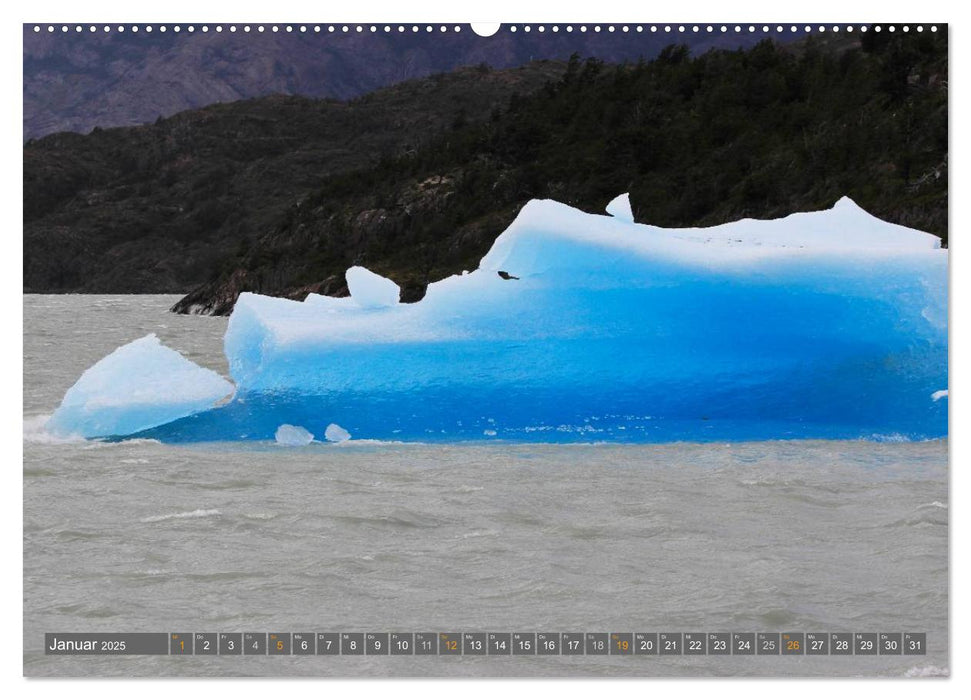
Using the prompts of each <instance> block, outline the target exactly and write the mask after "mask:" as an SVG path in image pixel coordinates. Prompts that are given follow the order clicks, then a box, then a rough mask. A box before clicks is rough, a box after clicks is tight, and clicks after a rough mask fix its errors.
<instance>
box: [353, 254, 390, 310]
mask: <svg viewBox="0 0 971 700" xmlns="http://www.w3.org/2000/svg"><path fill="white" fill-rule="evenodd" d="M344 276H345V277H346V279H347V288H348V290H350V292H351V298H352V299H353V300H354V301H356V302H357V303H358V304H359V305H360V306H362V307H363V308H365V309H382V308H385V307H388V306H394V305H395V304H397V303H398V301H399V300H400V299H401V288H400V287H399V286H398V285H396V284H395V283H394V282H392V281H391V280H389V279H388V278H387V277H382V276H381V275H376V274H374V273H373V272H371V271H370V270H368V269H367V268H366V267H360V266H358V265H355V266H354V267H351V268H348V270H347V272H346V273H345V275H344Z"/></svg>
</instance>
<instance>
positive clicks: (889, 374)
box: [55, 197, 948, 442]
mask: <svg viewBox="0 0 971 700" xmlns="http://www.w3.org/2000/svg"><path fill="white" fill-rule="evenodd" d="M608 211H609V212H610V213H611V214H613V216H600V215H593V214H588V213H584V212H581V211H578V210H576V209H573V208H571V207H568V206H566V205H564V204H560V203H558V202H555V201H550V200H542V201H536V200H534V201H531V202H529V203H528V204H527V205H526V206H525V207H524V208H523V209H522V211H521V212H520V213H519V215H518V217H517V218H516V220H515V221H514V222H513V223H512V224H511V225H510V226H509V228H508V229H507V230H506V231H505V232H504V233H502V235H500V236H499V238H498V239H497V240H496V241H495V243H494V245H493V246H492V249H491V250H490V251H489V252H488V253H487V254H486V256H485V257H484V258H483V259H482V261H481V263H480V266H479V268H478V269H477V270H475V271H474V272H471V273H464V274H462V275H455V276H452V277H449V278H447V279H444V280H441V281H440V282H436V283H433V284H431V285H429V287H428V290H427V293H426V295H425V297H424V299H422V300H421V301H420V302H417V303H414V304H402V303H399V302H398V293H397V287H396V286H395V285H394V284H393V283H392V282H391V281H390V280H385V279H383V278H380V277H379V276H377V275H374V274H373V273H371V272H369V271H367V270H364V269H363V268H357V269H353V270H352V271H351V272H350V274H349V282H350V288H351V292H352V294H351V296H350V297H346V298H331V297H325V296H320V295H314V294H311V295H310V296H309V297H307V299H306V300H305V301H303V302H297V301H291V300H286V299H277V298H271V297H265V296H261V295H257V294H242V295H241V296H240V298H239V301H238V302H237V304H236V308H235V310H234V311H233V314H232V316H231V318H230V320H229V327H228V329H227V332H226V337H225V351H226V356H227V358H228V359H229V367H230V374H231V376H232V379H233V381H234V383H235V395H234V397H233V398H232V400H230V401H228V402H227V403H225V404H224V405H221V406H218V407H214V408H208V409H207V410H202V411H199V412H196V413H193V414H192V415H184V416H180V417H178V418H177V419H175V420H173V419H172V412H171V411H164V410H161V407H160V410H159V413H158V416H157V420H156V421H155V424H154V425H153V426H151V427H149V428H147V429H144V430H140V431H139V432H138V433H137V435H139V436H145V437H154V438H157V439H160V440H164V441H180V442H181V441H205V440H273V439H274V435H275V433H276V431H277V429H278V428H279V427H280V426H281V425H283V424H288V425H294V426H303V427H304V428H305V429H307V430H309V431H310V432H311V433H314V434H322V433H323V432H324V429H325V426H328V425H329V424H332V423H333V424H337V425H339V426H342V428H343V429H346V431H347V432H349V433H350V434H351V435H353V436H354V438H355V439H360V438H365V439H379V440H413V441H425V442H428V441H459V440H497V439H499V440H512V441H540V442H569V441H583V442H591V441H612V442H620V441H623V442H661V441H673V440H758V439H776V438H850V439H856V438H879V437H880V436H893V437H895V438H896V439H899V438H907V439H927V438H939V437H943V436H946V434H947V403H948V402H947V401H946V400H944V401H942V400H938V399H939V398H940V396H941V394H940V392H941V391H944V390H946V388H947V379H948V377H947V352H948V345H947V264H948V256H947V251H946V250H942V249H941V248H940V244H939V240H938V239H937V238H936V237H934V236H932V235H930V234H927V233H923V232H920V231H916V230H913V229H909V228H905V227H902V226H897V225H894V224H889V223H887V222H884V221H881V220H880V219H877V218H875V217H873V216H871V215H870V214H868V213H867V212H865V211H863V210H862V209H861V208H859V207H858V206H857V205H856V204H854V203H853V202H852V201H850V200H849V199H847V198H844V199H841V200H840V201H839V202H837V203H836V205H835V206H834V207H833V208H832V209H829V210H826V211H820V212H811V213H799V214H793V215H791V216H788V217H785V218H782V219H776V220H752V219H744V220H741V221H737V222H733V223H729V224H724V225H721V226H714V227H710V228H687V229H665V228H659V227H656V226H648V225H643V224H637V223H634V222H633V220H632V217H630V215H629V212H630V206H629V202H628V200H627V198H626V197H621V198H617V199H615V200H614V201H613V202H611V205H610V207H609V210H608ZM79 384H80V382H79ZM72 391H74V389H72ZM68 394H69V395H70V394H71V392H68ZM932 396H936V397H937V399H935V398H932ZM66 400H67V397H65V401H66ZM62 409H63V406H62ZM60 410H61V409H59V412H60ZM55 418H57V415H55ZM69 422H70V421H69V418H68V417H67V416H65V417H64V418H62V419H60V423H61V424H62V425H66V424H67V423H69ZM119 425H120V424H119ZM85 434H88V435H90V431H86V432H85ZM111 434H112V435H114V436H118V435H124V434H127V433H124V432H121V433H119V432H116V433H111Z"/></svg>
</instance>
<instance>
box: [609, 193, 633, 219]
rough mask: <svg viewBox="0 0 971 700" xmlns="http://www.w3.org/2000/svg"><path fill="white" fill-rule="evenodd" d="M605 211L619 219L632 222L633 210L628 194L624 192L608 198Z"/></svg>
mask: <svg viewBox="0 0 971 700" xmlns="http://www.w3.org/2000/svg"><path fill="white" fill-rule="evenodd" d="M607 213H608V214H610V215H611V216H612V217H614V218H615V219H619V220H620V221H629V222H630V223H634V212H633V210H632V209H631V208H630V194H629V193H627V192H625V193H624V194H621V195H617V196H616V197H614V198H613V199H612V200H610V204H608V205H607Z"/></svg>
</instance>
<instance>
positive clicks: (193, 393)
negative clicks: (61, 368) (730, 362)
mask: <svg viewBox="0 0 971 700" xmlns="http://www.w3.org/2000/svg"><path fill="white" fill-rule="evenodd" d="M232 393H233V385H232V384H230V383H229V382H227V381H226V380H225V379H223V378H222V377H220V376H219V375H218V374H217V373H215V372H213V371H212V370H210V369H205V368H203V367H200V366H199V365H197V364H195V363H194V362H190V361H189V360H187V359H186V358H184V357H183V356H182V355H180V354H179V353H178V352H176V351H175V350H172V349H170V348H167V347H165V346H164V345H162V343H161V342H160V341H159V339H158V337H157V336H156V335H155V334H154V333H152V334H150V335H146V336H145V337H144V338H140V339H138V340H135V341H132V342H131V343H128V344H127V345H123V346H121V347H120V348H118V349H117V350H115V351H114V352H113V353H111V354H110V355H108V356H107V357H105V358H103V359H102V360H100V361H99V362H98V363H97V364H95V365H94V366H93V367H91V368H89V369H88V370H87V371H86V372H84V374H82V375H81V378H80V379H78V381H77V382H76V383H75V384H74V386H72V387H71V388H70V389H68V391H67V393H66V394H65V395H64V399H63V400H62V401H61V405H60V407H59V408H58V409H57V410H56V411H55V412H54V415H52V416H51V419H50V421H48V423H47V429H48V431H50V432H51V433H52V434H54V435H80V436H82V437H86V438H93V437H110V436H121V435H131V434H132V433H137V432H139V431H141V430H144V429H146V428H151V427H153V426H156V425H162V424H163V423H168V422H170V421H174V420H176V419H178V418H182V417H184V416H189V415H192V414H194V413H198V412H200V411H205V410H206V409H209V408H213V407H214V406H215V405H216V404H217V402H219V401H220V400H221V399H224V398H226V397H227V396H228V395H230V394H232Z"/></svg>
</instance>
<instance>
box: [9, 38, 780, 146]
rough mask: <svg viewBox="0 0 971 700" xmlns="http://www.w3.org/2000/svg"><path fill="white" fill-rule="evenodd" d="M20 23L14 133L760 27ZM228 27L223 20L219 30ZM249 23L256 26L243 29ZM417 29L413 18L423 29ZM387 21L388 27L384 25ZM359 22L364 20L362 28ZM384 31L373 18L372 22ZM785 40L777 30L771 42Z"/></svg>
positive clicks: (702, 44)
mask: <svg viewBox="0 0 971 700" xmlns="http://www.w3.org/2000/svg"><path fill="white" fill-rule="evenodd" d="M34 26H35V25H33V24H28V25H24V29H23V36H24V140H25V141H26V140H28V139H32V138H39V137H41V136H45V135H47V134H51V133H55V132H59V131H74V132H78V133H85V134H86V133H88V132H90V131H91V129H93V128H95V127H101V128H108V127H115V126H135V125H140V124H146V123H149V122H154V121H155V120H156V119H157V118H158V117H168V116H171V115H173V114H176V113H178V112H182V111H185V110H187V109H195V108H199V107H204V106H207V105H210V104H213V103H215V102H235V101H238V100H243V99H248V98H252V97H263V96H267V95H272V94H285V95H301V96H304V97H329V98H336V99H342V100H346V99H351V98H354V97H358V96H360V95H363V94H366V93H369V92H373V91H374V90H377V89H379V88H382V87H386V86H389V85H393V84H396V83H400V82H403V81H406V80H411V79H414V78H421V77H425V76H428V75H431V74H433V73H442V72H448V71H452V70H455V69H456V68H459V67H462V66H474V65H479V64H481V63H485V64H486V65H488V66H490V67H492V68H495V69H504V68H512V67H517V66H520V65H524V64H526V63H530V62H532V61H535V60H541V59H548V60H563V61H565V60H566V59H568V58H569V57H570V56H571V55H572V54H573V53H579V54H580V55H582V56H592V57H596V58H600V59H602V60H605V61H608V62H613V63H618V62H622V61H625V60H629V61H636V60H638V59H639V58H641V57H643V58H646V59H649V58H653V57H654V56H656V55H657V54H658V53H659V52H660V51H661V49H663V48H664V47H665V46H666V45H667V44H670V43H671V42H672V41H674V40H678V41H685V42H687V43H689V44H690V45H691V47H692V50H693V51H694V52H695V53H702V52H704V51H707V50H708V49H712V48H723V49H724V48H741V47H748V46H753V45H754V44H755V43H757V42H758V41H759V39H761V38H762V35H761V34H760V33H756V34H755V35H751V34H749V33H747V32H744V33H741V34H736V33H734V32H729V33H726V34H722V33H720V32H715V33H712V34H709V33H707V32H704V33H700V34H690V35H682V36H677V37H674V36H672V35H671V34H668V33H664V32H658V33H652V32H649V31H644V32H636V31H634V30H631V31H628V32H623V31H620V30H618V31H615V32H609V31H606V30H605V31H602V32H595V31H592V30H591V31H588V32H580V31H579V30H577V31H574V32H566V31H565V28H564V30H563V31H560V32H553V31H552V28H551V27H545V29H546V31H545V32H539V31H533V32H529V33H527V32H522V31H520V32H517V33H512V32H509V31H508V29H503V30H500V32H499V33H497V34H496V35H494V36H491V37H480V36H478V35H476V34H475V33H474V32H473V31H472V29H471V27H470V26H468V25H461V26H460V29H461V31H460V32H457V33H456V32H455V31H453V30H452V28H453V27H454V26H455V25H451V24H450V25H448V27H449V31H447V32H444V33H443V32H439V31H436V32H434V33H432V34H428V33H427V32H425V31H421V32H419V33H414V32H412V31H410V27H411V25H409V31H406V32H404V33H399V32H397V31H392V32H391V33H385V32H384V31H378V32H375V33H371V32H370V31H367V30H365V31H364V32H362V33H358V32H356V31H353V30H352V31H350V32H348V33H344V32H342V31H340V30H339V28H338V31H336V32H334V33H330V32H328V31H327V25H324V26H323V27H322V29H323V31H322V32H320V33H315V32H314V31H313V30H312V28H310V29H308V31H307V32H306V33H303V32H299V31H297V30H295V31H293V32H289V33H288V32H285V31H282V30H281V31H280V32H277V33H274V32H271V31H269V29H267V31H265V32H263V33H260V32H257V31H256V30H255V29H254V30H253V31H251V32H248V33H244V32H243V31H237V32H230V31H222V32H216V31H214V25H213V27H210V31H208V32H203V31H202V30H201V29H202V28H201V26H199V27H198V28H197V31H195V32H193V33H189V32H188V31H186V25H182V31H181V32H179V33H175V32H173V31H171V29H170V30H169V31H167V32H164V33H163V32H160V31H158V26H157V25H156V27H155V31H153V32H146V31H144V26H143V27H142V31H139V32H137V33H134V32H132V31H131V29H130V27H129V29H128V31H125V32H118V31H117V25H112V31H110V32H107V33H106V32H104V31H102V25H100V24H99V25H97V31H95V32H89V31H87V25H85V30H84V31H82V32H75V31H74V25H71V27H70V29H71V31H68V32H61V31H60V27H59V26H58V27H57V31H55V32H53V33H49V32H47V31H46V30H47V25H46V24H45V25H42V31H41V32H34V31H33V27H34ZM227 26H228V25H227ZM253 26H254V27H255V26H256V25H253ZM422 26H423V27H424V25H422ZM396 27H397V25H395V28H396ZM368 28H369V27H368ZM381 29H382V30H383V25H381ZM793 38H794V37H793V36H791V35H789V34H783V35H781V37H780V39H781V40H782V41H790V40H792V39H793Z"/></svg>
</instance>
